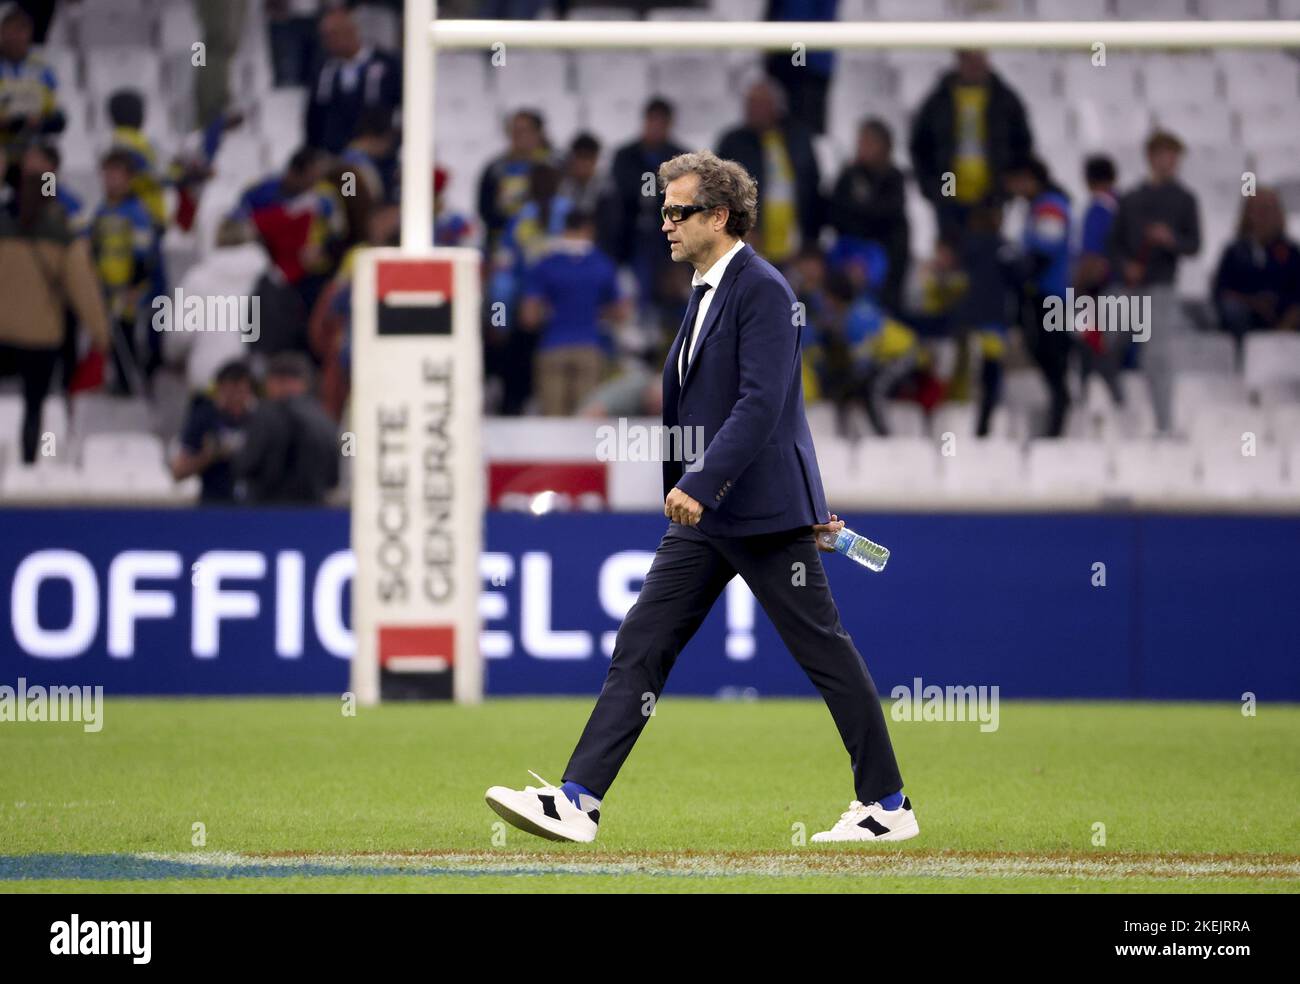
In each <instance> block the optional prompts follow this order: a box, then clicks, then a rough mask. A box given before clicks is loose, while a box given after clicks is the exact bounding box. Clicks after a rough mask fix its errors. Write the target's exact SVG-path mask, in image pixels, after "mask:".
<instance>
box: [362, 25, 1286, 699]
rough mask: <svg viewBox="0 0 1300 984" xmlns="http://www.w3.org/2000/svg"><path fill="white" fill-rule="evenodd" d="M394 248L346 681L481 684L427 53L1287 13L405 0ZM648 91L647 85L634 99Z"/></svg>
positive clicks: (474, 432)
mask: <svg viewBox="0 0 1300 984" xmlns="http://www.w3.org/2000/svg"><path fill="white" fill-rule="evenodd" d="M403 42H404V45H403V73H404V74H403V108H402V118H403V126H402V150H401V164H402V173H403V175H404V176H405V177H404V180H403V182H402V200H401V246H400V248H396V249H382V250H381V249H376V250H367V251H366V252H365V253H363V254H362V255H361V256H360V257H359V260H358V263H357V268H356V271H355V280H354V290H353V298H352V305H353V308H352V311H353V319H352V323H353V372H352V428H353V431H354V434H355V459H354V468H353V496H352V545H353V551H354V554H355V556H356V563H357V570H356V577H355V579H354V581H353V589H352V628H353V635H354V638H355V640H356V648H355V652H354V656H353V661H352V690H353V692H354V693H355V694H356V695H357V697H358V699H359V700H360V702H362V703H365V704H372V703H375V702H376V701H378V700H379V698H380V695H381V692H383V693H387V692H402V691H405V692H408V693H411V694H412V695H426V696H446V697H454V699H455V700H457V701H460V702H465V703H473V702H476V701H478V700H480V699H481V698H482V695H483V676H484V674H483V659H482V655H481V653H480V651H479V645H478V638H479V616H478V604H479V593H480V590H479V574H478V561H479V555H480V553H481V550H482V535H483V514H484V497H483V477H482V475H483V465H482V451H481V446H480V431H481V420H480V415H481V407H482V365H481V355H480V352H481V350H480V340H479V314H478V312H479V306H480V300H481V299H480V290H479V272H478V254H477V252H476V251H474V250H467V249H440V248H434V246H433V189H432V173H433V163H434V159H435V158H434V86H435V74H434V66H435V58H436V53H437V51H438V49H468V50H480V51H483V52H485V53H489V52H491V53H497V52H501V53H507V57H508V52H509V50H510V49H512V48H575V49H593V48H604V49H620V48H622V49H629V48H631V49H642V48H673V49H677V50H683V49H695V50H699V49H724V48H726V49H737V48H739V49H748V50H765V51H789V52H794V51H797V50H799V48H800V47H802V49H803V50H827V49H870V48H876V49H954V48H1055V49H1077V50H1079V51H1080V52H1088V53H1093V52H1095V51H1096V50H1097V48H1096V46H1098V45H1103V46H1105V47H1106V48H1116V49H1124V48H1156V49H1191V48H1223V47H1236V48H1284V47H1300V22H1295V21H1168V22H1164V21H1104V22H1092V21H986V22H971V21H956V22H945V21H927V22H897V21H873V22H846V21H834V22H814V23H801V22H765V23H755V22H737V21H717V22H710V21H694V20H693V21H686V22H671V21H569V20H556V21H537V20H530V21H524V20H519V21H491V20H443V21H440V20H438V19H437V18H436V4H435V0H405V13H404V18H403ZM648 95H649V93H647V96H648Z"/></svg>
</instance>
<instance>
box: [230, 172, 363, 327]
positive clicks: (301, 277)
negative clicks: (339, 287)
mask: <svg viewBox="0 0 1300 984" xmlns="http://www.w3.org/2000/svg"><path fill="white" fill-rule="evenodd" d="M325 160H326V159H325V157H324V155H322V154H321V153H320V152H319V151H317V150H315V149H313V148H310V147H303V148H301V149H299V150H297V151H296V152H295V153H294V155H293V156H292V157H291V158H289V165H288V167H287V168H286V169H285V171H284V173H283V174H282V175H279V176H277V177H271V178H267V179H266V180H265V181H262V182H259V183H258V184H256V185H254V186H253V187H251V188H249V189H248V190H247V191H246V192H244V194H243V195H242V196H241V197H240V200H239V204H238V205H237V206H236V207H235V210H234V211H233V212H232V213H231V214H230V215H229V216H228V217H227V218H226V220H225V221H224V222H223V223H222V225H221V228H220V229H219V230H218V232H217V245H218V246H234V245H238V244H239V243H244V242H261V244H262V246H263V247H264V248H265V249H266V252H267V254H268V255H269V256H270V258H271V262H272V264H273V265H274V267H275V269H276V271H277V273H278V278H277V279H274V280H272V279H269V278H265V277H264V278H263V279H262V281H261V282H260V285H259V288H258V293H259V295H260V296H262V302H261V303H262V308H263V310H262V325H263V331H262V339H261V341H260V342H259V345H262V346H263V351H267V352H277V351H283V350H285V349H292V350H296V351H305V350H306V324H307V316H308V314H309V313H310V312H311V309H312V307H313V306H314V305H315V303H316V298H317V296H318V295H319V294H320V291H321V289H322V288H323V287H324V285H325V284H326V282H328V280H329V278H330V276H331V274H332V273H333V272H334V270H335V268H336V267H337V265H338V261H339V259H340V258H341V255H342V251H343V249H344V246H345V234H346V232H347V229H346V223H345V221H344V217H343V211H342V208H341V207H340V205H339V201H338V198H337V197H336V195H335V194H334V191H333V189H332V188H330V186H329V185H328V184H325V183H324V182H322V180H321V178H322V176H323V174H324V166H325ZM286 285H287V286H286ZM286 290H287V292H288V293H287V295H286V293H285V292H286ZM268 298H270V300H269V301H268ZM268 310H270V311H273V312H275V314H274V316H268Z"/></svg>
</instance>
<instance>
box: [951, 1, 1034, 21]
mask: <svg viewBox="0 0 1300 984" xmlns="http://www.w3.org/2000/svg"><path fill="white" fill-rule="evenodd" d="M951 2H952V9H953V14H954V16H957V17H961V18H963V19H966V20H973V21H981V20H986V21H987V20H1033V17H1032V16H1031V14H1030V5H1029V2H1028V0H951Z"/></svg>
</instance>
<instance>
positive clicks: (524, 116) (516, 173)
mask: <svg viewBox="0 0 1300 984" xmlns="http://www.w3.org/2000/svg"><path fill="white" fill-rule="evenodd" d="M507 134H508V137H509V140H510V146H509V148H507V150H506V152H505V153H504V154H501V155H500V156H499V157H496V158H494V159H493V160H491V161H489V162H488V165H487V167H485V168H484V169H483V176H482V178H481V179H480V180H479V187H478V211H479V216H480V218H481V219H482V220H483V229H484V232H485V234H486V238H485V240H484V243H483V251H484V255H485V256H486V257H488V258H491V257H492V255H493V253H494V252H495V251H496V248H497V245H498V241H499V240H500V238H501V236H502V234H503V233H504V232H505V230H506V225H507V224H508V223H509V222H510V220H511V219H513V218H514V216H515V213H516V212H518V211H519V209H520V207H521V206H522V205H523V204H524V202H525V201H527V200H528V196H529V190H530V187H531V185H530V184H529V180H530V178H531V175H532V172H533V169H534V168H535V167H538V166H540V165H543V164H545V165H553V164H554V160H553V155H552V153H551V145H550V142H549V141H548V140H547V139H546V125H545V123H544V122H543V120H542V117H541V114H539V113H537V112H535V111H534V110H531V109H520V110H517V111H516V112H515V113H514V114H513V115H511V117H510V122H509V124H508V125H507Z"/></svg>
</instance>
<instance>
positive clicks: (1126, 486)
mask: <svg viewBox="0 0 1300 984" xmlns="http://www.w3.org/2000/svg"><path fill="white" fill-rule="evenodd" d="M1111 455H1112V461H1113V464H1114V469H1115V471H1114V480H1113V483H1112V489H1113V491H1114V492H1116V493H1119V494H1122V495H1127V496H1132V497H1133V498H1135V499H1143V500H1148V501H1150V502H1152V503H1162V502H1166V501H1168V500H1170V499H1176V498H1178V497H1180V496H1189V495H1193V494H1195V490H1196V449H1195V448H1194V447H1192V446H1191V445H1190V444H1187V443H1184V442H1181V441H1167V440H1164V441H1125V442H1121V443H1119V444H1116V445H1114V446H1113V448H1112V449H1111Z"/></svg>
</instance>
